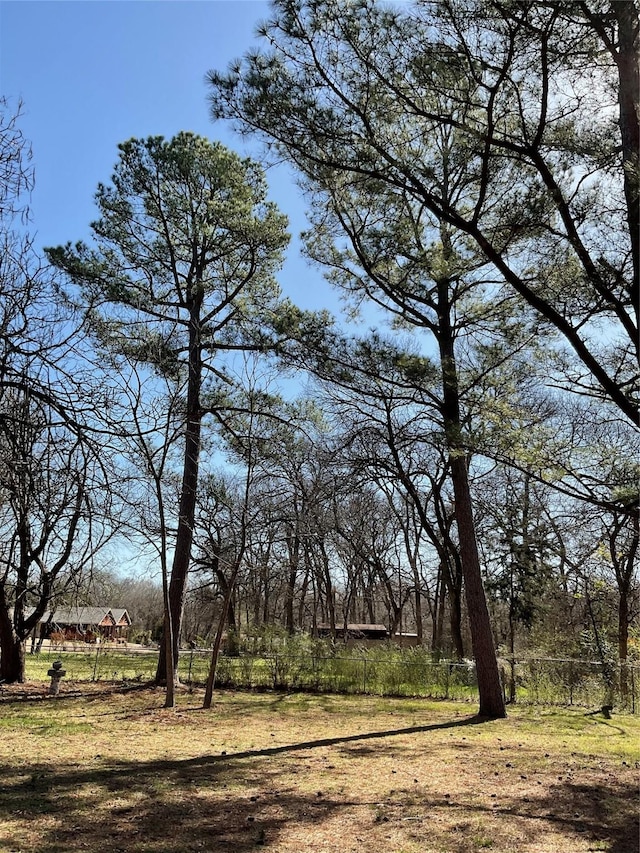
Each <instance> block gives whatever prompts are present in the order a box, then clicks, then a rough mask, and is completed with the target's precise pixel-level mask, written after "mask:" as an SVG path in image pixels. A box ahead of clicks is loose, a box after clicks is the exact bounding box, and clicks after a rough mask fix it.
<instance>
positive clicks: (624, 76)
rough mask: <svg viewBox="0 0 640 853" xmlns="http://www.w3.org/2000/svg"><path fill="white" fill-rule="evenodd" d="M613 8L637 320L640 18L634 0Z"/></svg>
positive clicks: (617, 3)
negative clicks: (615, 23)
mask: <svg viewBox="0 0 640 853" xmlns="http://www.w3.org/2000/svg"><path fill="white" fill-rule="evenodd" d="M611 11H612V13H613V14H614V15H615V16H616V19H617V22H618V51H617V53H616V54H615V55H614V58H615V60H616V63H617V66H618V79H619V90H618V91H619V97H618V101H619V104H620V119H619V122H620V135H621V137H622V159H623V163H624V193H625V199H626V203H627V222H628V224H629V235H630V237H631V248H632V252H631V257H632V259H633V289H632V292H631V304H632V305H633V306H635V310H636V321H637V317H638V313H637V312H638V308H639V305H638V303H639V301H640V298H639V297H640V288H639V278H640V270H639V267H640V195H639V187H638V166H639V162H638V158H639V155H640V150H639V149H640V124H639V122H640V21H639V16H638V9H637V7H636V4H635V3H634V2H633V0H614V2H612V3H611Z"/></svg>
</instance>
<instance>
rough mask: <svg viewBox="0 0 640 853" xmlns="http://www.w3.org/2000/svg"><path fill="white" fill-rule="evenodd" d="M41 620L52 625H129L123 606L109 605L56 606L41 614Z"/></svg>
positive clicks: (129, 621)
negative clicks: (52, 609)
mask: <svg viewBox="0 0 640 853" xmlns="http://www.w3.org/2000/svg"><path fill="white" fill-rule="evenodd" d="M41 621H42V622H49V621H50V622H52V623H53V624H54V625H94V626H99V627H103V628H107V627H115V626H129V625H131V618H130V617H129V614H128V613H127V611H126V610H125V609H124V608H121V607H109V606H107V605H102V606H98V607H56V609H55V610H54V611H53V612H51V611H49V612H47V613H45V614H43V616H42V619H41Z"/></svg>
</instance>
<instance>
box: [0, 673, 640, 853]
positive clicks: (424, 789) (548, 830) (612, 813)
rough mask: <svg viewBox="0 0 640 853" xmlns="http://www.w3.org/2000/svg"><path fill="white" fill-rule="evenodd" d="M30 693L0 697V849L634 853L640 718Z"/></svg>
mask: <svg viewBox="0 0 640 853" xmlns="http://www.w3.org/2000/svg"><path fill="white" fill-rule="evenodd" d="M65 689H66V691H67V693H66V695H62V696H61V697H60V698H58V699H48V698H46V697H45V696H44V694H45V688H44V687H43V686H42V685H31V687H30V689H28V690H26V691H25V690H24V689H15V690H13V689H8V688H5V690H4V691H3V693H2V697H1V698H0V736H1V737H0V762H1V772H2V779H1V780H0V785H1V787H0V850H1V851H2V853H9V851H11V853H18V851H20V853H36V851H38V853H44V851H51V853H63V851H64V853H79V852H80V851H90V853H94V852H95V853H116V851H125V850H126V851H128V853H191V851H212V853H213V852H215V853H217V851H221V852H222V851H235V853H245V851H255V850H258V849H261V848H262V849H265V850H271V851H277V853H307V851H308V852H309V853H311V851H313V853H356V851H358V853H436V851H438V853H474V851H482V850H490V851H493V852H494V853H587V851H609V853H637V851H638V824H637V807H638V782H637V767H638V759H639V757H640V756H639V746H640V720H638V719H637V718H632V717H616V716H614V718H613V719H612V720H610V721H606V720H604V719H602V717H600V716H598V715H593V716H586V715H585V714H584V712H581V711H567V710H553V711H551V710H541V709H517V708H514V709H512V710H511V712H510V716H509V718H508V719H507V720H499V721H493V722H479V721H478V720H477V719H475V718H474V717H473V710H474V709H473V708H472V707H471V706H465V705H461V704H453V703H444V702H442V703H433V702H426V701H411V700H393V699H380V698H375V697H340V696H312V695H300V694H295V695H275V694H261V695H260V694H249V693H232V692H225V693H222V694H219V695H218V696H217V697H216V702H215V707H214V708H213V709H212V710H211V711H203V710H201V709H200V705H201V701H202V696H201V694H199V693H194V694H188V693H185V694H182V695H181V696H180V697H179V705H178V708H177V709H176V710H172V711H169V710H165V709H163V707H162V704H163V695H162V693H161V692H159V691H154V690H153V689H147V688H145V689H137V690H129V691H127V690H123V689H120V690H118V689H116V688H112V689H111V690H108V689H107V688H105V687H104V686H102V687H101V688H99V689H98V688H94V689H93V690H92V691H91V692H88V691H87V690H86V689H85V688H84V687H82V688H80V689H79V690H78V691H74V689H73V687H72V686H71V685H69V684H67V685H66V687H65Z"/></svg>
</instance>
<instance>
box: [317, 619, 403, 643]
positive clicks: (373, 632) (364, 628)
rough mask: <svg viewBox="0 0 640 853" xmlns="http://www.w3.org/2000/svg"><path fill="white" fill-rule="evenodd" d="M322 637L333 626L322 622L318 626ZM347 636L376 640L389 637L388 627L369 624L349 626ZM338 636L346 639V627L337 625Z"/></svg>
mask: <svg viewBox="0 0 640 853" xmlns="http://www.w3.org/2000/svg"><path fill="white" fill-rule="evenodd" d="M317 630H318V633H319V634H320V635H326V634H329V633H330V632H331V625H329V624H328V623H326V622H322V623H320V624H319V625H318V626H317ZM347 635H348V636H351V637H354V638H358V637H362V638H366V637H375V638H376V639H380V638H384V637H386V636H388V631H387V626H386V625H373V624H369V623H353V622H350V623H349V624H348V625H347ZM336 636H338V637H344V625H342V624H341V625H336Z"/></svg>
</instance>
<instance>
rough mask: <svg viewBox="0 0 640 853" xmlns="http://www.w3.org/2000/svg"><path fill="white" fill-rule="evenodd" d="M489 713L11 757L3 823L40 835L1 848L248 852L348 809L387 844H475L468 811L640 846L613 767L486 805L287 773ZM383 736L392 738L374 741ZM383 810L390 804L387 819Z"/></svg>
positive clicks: (624, 847)
mask: <svg viewBox="0 0 640 853" xmlns="http://www.w3.org/2000/svg"><path fill="white" fill-rule="evenodd" d="M481 722H482V720H481V719H479V718H478V717H470V718H465V719H460V720H455V721H451V722H445V723H436V724H432V725H422V726H410V727H404V728H396V729H386V730H384V731H375V732H362V733H358V734H355V735H343V736H337V737H328V738H318V739H312V740H306V741H300V742H297V743H291V744H286V745H278V746H273V747H267V748H263V749H250V750H244V751H239V752H234V753H229V754H224V753H221V754H210V755H201V756H197V757H195V758H188V759H154V760H150V761H122V760H121V761H112V762H108V760H106V761H105V759H103V758H101V757H100V756H96V757H95V759H94V760H95V766H93V767H92V766H87V765H83V766H73V765H71V764H68V763H67V764H65V763H64V762H61V763H60V764H59V765H57V766H45V765H42V764H35V763H34V764H31V765H27V766H21V767H20V768H19V769H16V767H15V766H11V765H6V766H4V767H0V774H2V779H3V784H2V793H1V795H0V825H3V826H5V827H10V826H11V825H12V824H13V826H24V827H25V832H30V831H31V830H33V831H35V835H34V839H33V844H32V846H29V842H28V840H26V839H23V840H25V841H26V843H24V844H22V843H21V844H20V845H19V846H18V845H16V844H15V843H14V844H13V845H11V844H6V845H5V846H2V843H3V841H4V840H5V839H0V848H1V849H3V850H4V849H7V850H12V849H20V850H24V851H25V853H27V851H28V853H31V851H35V850H46V851H48V853H63V851H64V853H81V851H87V850H88V851H96V850H101V851H102V853H120V851H125V850H126V851H128V853H192V851H198V850H200V851H201V850H206V851H214V853H215V851H221V853H222V852H223V851H227V850H228V851H234V853H249V851H255V850H256V849H258V848H259V847H262V846H265V847H266V848H269V847H271V848H272V849H278V844H279V841H280V840H281V839H283V838H284V837H285V836H286V835H287V834H288V833H290V832H291V827H292V826H295V827H296V828H298V829H299V831H305V828H306V831H307V832H312V831H314V830H318V831H321V830H322V828H323V826H324V825H329V824H330V823H331V821H334V820H340V818H341V817H342V816H344V819H345V820H353V821H356V823H357V824H358V825H359V826H360V828H361V831H364V832H366V842H367V844H366V846H368V847H369V849H384V847H385V835H384V831H385V830H386V829H388V828H389V826H390V825H393V826H394V827H395V828H396V830H397V831H398V832H404V833H405V834H406V837H407V838H408V839H409V840H412V839H417V841H416V843H420V837H421V835H420V833H423V836H424V838H425V839H426V838H427V837H428V838H429V839H430V840H432V841H433V840H440V841H441V842H442V849H443V850H458V849H460V850H466V849H469V850H471V849H473V848H472V847H470V846H469V847H466V848H465V846H464V845H465V843H467V842H466V841H464V832H465V829H464V827H465V826H466V825H467V823H466V821H468V818H469V816H470V815H471V816H475V817H476V818H481V819H482V820H483V821H485V822H486V823H487V825H488V826H490V828H491V831H492V833H493V837H495V840H496V842H499V841H500V833H501V832H502V831H503V829H502V827H507V826H508V825H512V824H513V823H514V822H516V823H517V824H519V825H522V827H523V833H524V835H526V834H527V832H528V833H529V835H532V834H533V835H535V832H536V827H541V826H545V827H552V828H557V831H558V832H560V833H562V834H563V835H564V836H567V837H568V836H571V835H572V834H580V835H582V837H587V838H589V839H590V840H593V842H601V843H608V844H609V847H608V848H607V849H608V850H609V853H636V850H637V832H636V829H635V807H636V797H637V789H636V786H635V784H632V783H631V782H629V783H627V782H623V781H620V780H617V779H616V778H614V777H612V776H611V774H609V777H608V778H601V779H599V780H598V784H594V785H588V784H582V783H579V784H578V783H574V782H572V781H570V780H564V781H562V782H559V781H557V782H555V783H553V784H549V785H547V786H546V787H545V788H542V789H541V791H540V793H539V794H538V795H536V796H531V795H529V796H525V795H524V793H523V792H521V791H520V792H519V791H518V787H517V785H514V786H513V788H511V787H509V789H508V790H506V791H505V794H504V796H503V797H502V796H501V799H500V801H498V802H493V803H492V802H491V801H490V800H489V799H488V798H487V800H486V801H485V802H483V803H478V802H477V801H475V802H473V803H472V802H470V801H464V800H463V801H461V802H459V803H456V802H455V801H452V800H451V799H446V798H445V795H444V794H443V793H442V792H434V791H433V790H431V791H430V792H428V791H424V790H422V791H420V792H419V793H417V794H416V793H413V794H411V793H410V792H408V791H403V790H399V791H397V792H396V794H395V795H394V797H393V802H391V801H389V798H388V792H387V793H384V792H381V797H383V798H384V797H387V802H386V803H384V802H383V803H379V802H367V801H366V800H364V799H363V798H362V797H360V796H358V793H357V791H355V792H354V791H350V790H349V789H348V788H347V789H346V790H344V791H342V793H340V794H338V793H337V791H336V790H335V789H334V790H331V791H329V792H328V793H323V791H321V790H317V791H309V790H299V789H297V788H296V786H295V781H296V778H299V777H297V776H295V775H291V774H292V773H293V774H295V773H300V774H304V773H306V772H308V770H307V769H306V768H305V767H304V766H302V765H301V764H300V763H299V756H302V755H306V756H307V757H309V756H310V755H311V754H312V753H313V752H314V751H315V750H318V751H319V753H323V751H325V752H326V750H328V749H331V748H333V747H338V748H339V750H338V753H337V754H341V755H342V757H343V760H346V761H347V762H349V761H358V762H361V766H362V767H363V770H364V768H366V763H365V762H366V754H367V751H369V750H370V749H372V748H373V747H376V748H377V749H381V748H387V749H389V750H391V749H395V746H394V745H393V744H394V738H400V737H401V736H406V735H420V734H427V733H429V732H434V731H437V730H446V729H460V728H464V727H466V726H472V725H476V724H479V723H481ZM185 737H188V731H187V732H185ZM383 739H390V740H391V743H390V744H388V745H387V746H386V747H383V745H382V744H378V745H377V746H376V742H378V741H381V740H383ZM323 754H324V753H323ZM274 758H279V760H278V761H274V760H273V759H274ZM317 771H318V768H316V773H315V775H314V776H313V777H312V778H313V779H314V783H315V780H316V779H317V780H318V782H317V785H318V787H320V786H321V785H322V784H323V781H322V779H323V778H324V780H325V781H327V780H329V779H332V780H333V776H334V774H339V773H340V770H339V769H338V770H332V771H330V772H329V771H328V768H327V772H326V773H325V771H323V772H317ZM416 781H417V780H416ZM308 787H309V786H308V785H307V788H308ZM408 804H410V807H411V809H412V810H413V811H412V813H413V812H415V810H416V808H419V810H420V814H419V816H418V817H416V818H414V817H412V818H411V820H415V821H416V823H414V824H408V823H407V822H406V821H407V820H409V818H407V816H406V815H407V808H408V807H409V806H408ZM381 808H385V809H386V814H385V815H384V816H383V818H380V809H381ZM456 812H459V816H460V821H459V825H458V826H457V828H459V831H460V835H461V838H460V842H459V843H460V845H461V846H459V847H458V846H456V845H457V844H458V842H457V841H451V838H447V837H445V834H446V832H447V830H446V826H450V825H451V823H452V820H453V819H454V816H455V815H456ZM439 814H442V815H446V816H447V821H448V823H445V822H444V821H443V822H442V823H438V822H437V821H434V816H436V815H439ZM378 818H380V820H378ZM383 821H385V822H383ZM418 821H419V824H418ZM454 824H455V821H454ZM27 827H29V829H27ZM363 827H364V829H363ZM409 827H410V828H409ZM438 833H440V834H441V838H439V835H438ZM361 840H362V839H361ZM334 841H335V846H333V847H327V846H325V847H323V849H325V850H329V849H330V850H335V851H338V850H340V851H341V853H350V851H352V850H353V851H356V850H361V849H362V843H360V842H357V841H356V840H354V838H352V837H351V836H349V838H343V839H341V838H334ZM312 846H313V845H311V846H309V847H308V848H307V849H312ZM505 846H506V845H505ZM495 847H498V843H496V844H495ZM288 849H291V848H288ZM521 849H522V850H526V849H527V848H526V847H525V846H523V847H522V848H521ZM537 849H539V848H537ZM566 849H569V848H568V847H567V848H566Z"/></svg>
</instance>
